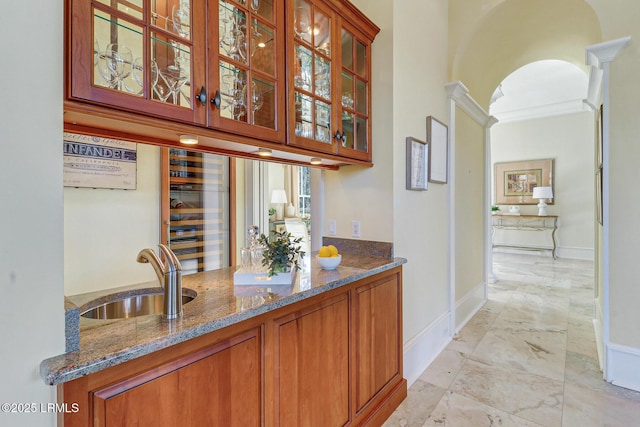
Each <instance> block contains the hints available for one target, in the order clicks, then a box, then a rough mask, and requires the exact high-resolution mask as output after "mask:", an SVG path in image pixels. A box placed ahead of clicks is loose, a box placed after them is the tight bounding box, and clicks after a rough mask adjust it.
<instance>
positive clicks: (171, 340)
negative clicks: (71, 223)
mask: <svg viewBox="0 0 640 427" xmlns="http://www.w3.org/2000/svg"><path fill="white" fill-rule="evenodd" d="M406 262H407V261H406V259H404V258H391V257H378V256H368V255H363V254H362V253H358V252H354V253H345V252H342V262H341V264H340V265H339V266H338V268H337V269H336V270H322V269H321V268H320V266H319V265H318V264H317V261H316V260H315V256H311V257H307V258H305V262H304V264H303V269H302V271H298V272H297V273H296V276H295V278H294V281H293V284H292V285H289V286H288V285H275V286H269V285H264V286H249V285H242V286H239V285H236V286H234V284H233V274H234V272H235V271H236V268H234V267H232V268H225V269H221V270H214V271H208V272H202V273H196V274H192V275H186V276H183V278H182V286H183V288H188V289H192V290H194V291H196V292H197V293H198V295H197V296H196V298H195V299H194V300H193V301H191V302H189V303H188V304H185V305H184V306H183V311H184V316H183V317H182V318H180V319H176V320H172V321H167V320H163V319H162V316H160V315H148V316H140V317H134V318H129V319H117V320H94V319H86V318H83V317H80V322H79V329H80V338H79V349H78V350H75V351H67V353H64V354H61V355H59V356H55V357H51V358H49V359H45V360H43V361H42V363H41V364H40V375H41V376H42V378H43V379H44V381H45V383H46V384H48V385H56V384H61V383H64V382H67V381H71V380H73V379H76V378H80V377H82V376H84V375H88V374H91V373H94V372H98V371H100V370H103V369H106V368H109V367H111V366H114V365H118V364H120V363H123V362H126V361H129V360H132V359H135V358H137V357H141V356H144V355H147V354H149V353H153V352H154V351H157V350H160V349H163V348H166V347H169V346H172V345H175V344H178V343H181V342H184V341H187V340H189V339H192V338H195V337H198V336H201V335H204V334H206V333H209V332H212V331H215V330H218V329H222V328H224V327H226V326H230V325H233V324H235V323H239V322H241V321H243V320H245V319H249V318H252V317H255V316H259V315H261V314H263V313H266V312H269V311H271V310H275V309H277V308H279V307H283V306H286V305H289V304H293V303H295V302H297V301H301V300H303V299H305V298H309V297H311V296H314V295H317V294H320V293H322V292H326V291H329V290H331V289H335V288H338V287H340V286H344V285H346V284H349V283H352V282H355V281H356V280H360V279H363V278H366V277H368V276H372V275H374V274H377V273H380V272H382V271H385V270H389V269H391V268H394V267H397V266H400V265H402V264H405V263H406ZM267 287H268V288H269V290H267ZM148 290H159V289H158V283H157V282H148V283H143V284H140V285H135V286H128V287H125V288H118V289H117V290H114V289H111V290H107V291H103V292H93V293H90V294H83V295H78V296H73V297H67V298H66V300H67V301H66V308H67V312H71V313H73V312H74V310H73V308H74V307H73V306H75V307H77V308H76V309H75V313H76V318H77V313H78V312H82V311H84V310H85V309H86V308H88V304H89V303H90V302H91V301H95V300H96V299H99V298H101V297H102V298H104V297H105V296H106V295H111V294H113V293H114V291H118V292H122V293H123V294H122V297H127V296H131V295H135V294H139V293H141V292H142V291H148ZM70 308H71V310H70ZM68 317H71V316H68Z"/></svg>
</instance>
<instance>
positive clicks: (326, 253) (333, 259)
mask: <svg viewBox="0 0 640 427" xmlns="http://www.w3.org/2000/svg"><path fill="white" fill-rule="evenodd" d="M316 260H317V261H318V264H320V267H321V268H322V269H323V270H335V269H336V267H338V265H340V261H342V255H340V254H339V253H338V248H336V247H335V246H333V245H328V246H323V247H321V248H320V250H319V251H318V255H316Z"/></svg>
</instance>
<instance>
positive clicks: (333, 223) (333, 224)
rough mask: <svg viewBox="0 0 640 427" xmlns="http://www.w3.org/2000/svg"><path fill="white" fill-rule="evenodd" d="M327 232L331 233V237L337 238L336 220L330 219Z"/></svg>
mask: <svg viewBox="0 0 640 427" xmlns="http://www.w3.org/2000/svg"><path fill="white" fill-rule="evenodd" d="M327 229H328V230H327V231H328V233H329V236H335V235H336V220H335V219H330V220H329V221H327Z"/></svg>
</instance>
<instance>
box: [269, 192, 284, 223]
mask: <svg viewBox="0 0 640 427" xmlns="http://www.w3.org/2000/svg"><path fill="white" fill-rule="evenodd" d="M271 203H272V204H273V205H275V208H276V221H282V219H283V218H284V215H283V212H284V205H285V203H287V193H285V191H284V190H273V191H272V192H271Z"/></svg>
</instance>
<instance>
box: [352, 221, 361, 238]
mask: <svg viewBox="0 0 640 427" xmlns="http://www.w3.org/2000/svg"><path fill="white" fill-rule="evenodd" d="M351 237H360V221H351Z"/></svg>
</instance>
